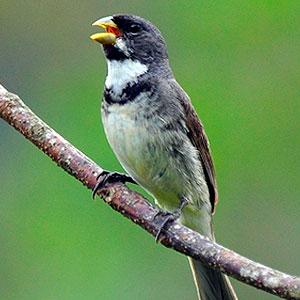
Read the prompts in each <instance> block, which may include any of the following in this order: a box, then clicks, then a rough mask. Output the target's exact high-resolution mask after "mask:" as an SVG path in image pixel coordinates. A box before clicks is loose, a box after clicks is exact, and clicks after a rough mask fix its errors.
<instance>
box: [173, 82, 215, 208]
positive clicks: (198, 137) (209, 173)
mask: <svg viewBox="0 0 300 300" xmlns="http://www.w3.org/2000/svg"><path fill="white" fill-rule="evenodd" d="M171 85H172V87H173V88H174V89H175V90H176V91H177V94H178V99H179V100H180V102H181V105H182V107H183V110H184V116H185V123H186V126H187V129H188V137H189V139H190V141H191V143H192V144H193V145H194V147H195V148H196V149H197V150H198V151H199V155H200V159H201V162H202V165H203V169H204V174H205V178H206V182H207V185H208V189H209V194H210V202H211V206H212V213H214V212H215V206H216V204H217V202H218V189H217V182H216V173H215V167H214V163H213V159H212V155H211V151H210V146H209V141H208V138H207V136H206V133H205V131H204V128H203V124H202V122H201V120H200V119H199V117H198V115H197V113H196V111H195V109H194V107H193V105H192V103H191V101H190V98H189V97H188V95H187V94H186V93H185V91H184V90H183V89H182V88H181V87H180V85H179V84H178V83H177V82H176V81H175V80H174V82H172V84H171Z"/></svg>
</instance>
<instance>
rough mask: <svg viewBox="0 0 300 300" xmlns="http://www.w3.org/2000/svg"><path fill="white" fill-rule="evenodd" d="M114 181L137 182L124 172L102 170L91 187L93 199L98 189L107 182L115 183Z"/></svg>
mask: <svg viewBox="0 0 300 300" xmlns="http://www.w3.org/2000/svg"><path fill="white" fill-rule="evenodd" d="M115 182H122V183H126V182H130V183H134V184H137V183H136V182H135V181H134V179H133V178H131V177H130V176H128V175H126V174H122V173H118V172H109V171H103V172H102V173H100V174H99V175H98V176H97V183H96V185H95V187H94V188H93V193H92V197H93V199H95V196H96V194H97V192H98V191H99V190H100V189H102V188H103V187H104V186H105V185H106V184H107V183H115Z"/></svg>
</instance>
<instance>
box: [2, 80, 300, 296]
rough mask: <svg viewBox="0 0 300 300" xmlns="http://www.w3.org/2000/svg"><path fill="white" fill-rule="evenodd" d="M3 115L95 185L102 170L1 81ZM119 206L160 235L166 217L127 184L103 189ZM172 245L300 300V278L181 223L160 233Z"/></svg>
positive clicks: (61, 163)
mask: <svg viewBox="0 0 300 300" xmlns="http://www.w3.org/2000/svg"><path fill="white" fill-rule="evenodd" d="M0 117H1V118H2V119H4V120H5V121H6V122H8V123H9V124H10V125H11V126H13V127H15V128H16V129H17V130H18V131H19V132H21V133H22V134H23V135H24V136H25V137H26V138H27V139H29V140H30V141H31V142H32V143H34V144H35V145H36V146H37V147H38V148H39V149H41V150H42V151H44V152H45V153H46V154H47V155H48V156H49V157H51V159H52V160H53V161H55V162H56V163H57V165H58V166H60V167H62V168H63V169H64V170H65V171H67V172H68V173H69V174H70V175H72V176H73V177H75V178H76V179H78V180H79V181H81V182H82V183H83V184H84V185H85V186H87V187H88V188H89V189H93V187H94V186H95V184H96V177H97V175H98V174H100V173H101V172H102V169H101V168H100V167H99V166H98V165H97V164H96V163H94V162H93V161H92V160H91V159H89V158H88V157H87V156H85V155H84V154H83V153H82V152H80V151H79V150H77V149H76V148H75V147H74V146H73V145H71V144H70V143H69V142H68V141H66V140H65V139H64V138H63V137H61V136H60V135H59V134H57V133H56V132H55V131H54V130H53V129H51V128H50V127H49V126H48V125H47V124H46V123H44V122H43V121H42V120H41V119H39V118H38V117H37V116H36V115H35V114H34V113H33V112H32V111H31V110H30V109H29V108H28V107H27V106H25V104H24V103H23V102H22V101H21V100H20V98H19V97H18V96H17V95H14V94H12V93H10V92H8V91H7V90H6V89H5V88H4V87H2V86H1V85H0ZM98 194H99V195H100V196H101V197H102V199H103V200H104V201H105V202H106V203H108V204H109V205H110V206H111V207H112V208H113V209H115V210H116V211H118V212H120V213H121V214H123V215H124V216H126V217H127V218H129V219H131V220H132V221H133V222H134V223H136V224H138V225H140V226H141V227H142V228H144V229H145V230H146V231H148V232H149V233H151V234H152V235H153V236H156V235H157V233H158V231H159V229H160V227H161V223H162V222H163V220H162V219H160V218H159V217H156V218H154V216H156V215H157V213H158V211H159V210H158V208H157V207H155V206H154V205H152V204H151V203H150V202H148V201H147V200H146V199H145V198H144V197H142V196H141V195H140V194H138V193H137V192H134V191H132V190H130V189H129V188H128V187H127V186H125V185H124V184H121V183H114V184H109V185H107V186H106V187H105V188H104V189H102V190H101V191H99V192H98ZM160 242H161V243H162V244H163V245H165V246H166V247H169V248H173V249H175V250H176V251H178V252H181V253H183V254H185V255H188V256H191V257H193V258H194V259H197V260H199V261H201V262H203V263H204V264H206V265H207V266H210V267H212V268H213V269H215V270H218V271H221V272H224V273H226V274H228V275H230V276H232V277H234V278H236V279H238V280H240V281H243V282H245V283H247V284H249V285H252V286H254V287H256V288H259V289H262V290H264V291H267V292H269V293H271V294H274V295H277V296H280V297H282V298H286V299H300V278H299V277H294V276H291V275H287V274H284V273H282V272H279V271H276V270H273V269H271V268H268V267H266V266H263V265H261V264H258V263H255V262H253V261H251V260H249V259H247V258H245V257H243V256H241V255H238V254H237V253H235V252H233V251H231V250H229V249H226V248H224V247H222V246H220V245H218V244H215V243H212V242H211V241H209V240H208V239H206V238H205V237H203V236H201V235H200V234H198V233H197V232H194V231H192V230H190V229H188V228H187V227H184V226H182V225H181V224H179V223H178V222H174V223H173V224H171V225H169V226H168V228H166V230H165V231H163V232H162V233H161V234H160Z"/></svg>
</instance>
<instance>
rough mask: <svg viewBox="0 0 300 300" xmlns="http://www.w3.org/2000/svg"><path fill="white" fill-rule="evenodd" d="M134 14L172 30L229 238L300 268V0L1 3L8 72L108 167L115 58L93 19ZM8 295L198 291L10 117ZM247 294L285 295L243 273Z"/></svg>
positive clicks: (176, 257)
mask: <svg viewBox="0 0 300 300" xmlns="http://www.w3.org/2000/svg"><path fill="white" fill-rule="evenodd" d="M113 13H133V14H137V15H140V16H142V17H145V18H147V19H149V20H151V21H152V22H153V23H154V24H156V25H157V26H158V27H159V28H160V29H161V31H162V33H163V35H164V37H165V38H166V41H167V44H168V49H169V55H170V61H171V65H172V68H173V71H174V73H175V75H176V77H177V79H178V81H179V82H180V83H181V85H182V86H183V87H184V88H185V90H186V91H187V92H188V93H189V95H190V96H191V98H192V101H193V103H194V105H195V107H196V109H197V111H198V113H199V115H200V116H201V119H202V120H203V122H204V124H205V128H206V131H207V133H208V135H209V138H210V141H211V145H212V150H213V155H214V160H215V163H216V168H217V175H218V185H219V190H220V203H219V204H218V206H217V213H216V215H215V226H216V235H217V240H218V241H219V242H220V243H221V244H223V245H224V246H226V247H229V248H231V249H233V250H235V251H237V252H239V253H241V254H243V255H245V256H247V257H249V258H251V259H254V260H256V261H259V262H261V263H263V264H266V265H269V266H270V267H274V268H278V269H280V270H282V271H285V272H288V273H290V274H295V275H300V261H299V259H298V256H299V252H300V243H299V236H300V235H299V231H300V225H299V219H300V204H299V196H300V188H299V170H300V158H299V144H300V143H299V142H300V139H299V135H300V126H299V112H300V92H299V87H300V80H299V75H300V34H299V28H300V2H299V1H298V0H295V1H292V0H289V1H286V0H285V1H283V0H278V1H268V0H265V1H233V0H229V1H228V0H227V1H225V0H223V1H175V0H173V1H166V0H165V1H164V0H162V1H145V0H144V1H115V0H111V1H101V0H97V1H74V0H73V1H70V0H65V1H29V0H23V1H16V0H10V1H8V0H6V1H5V0H4V1H1V10H0V36H1V43H0V68H1V69H0V70H1V72H0V82H1V83H2V84H3V85H4V86H5V87H6V88H7V89H9V90H10V91H12V92H15V93H17V94H19V95H20V96H21V97H22V99H23V100H24V101H25V102H26V104H28V105H29V106H30V107H31V108H32V109H33V110H34V111H35V112H36V113H37V114H38V115H39V116H40V117H41V118H42V119H44V120H45V121H46V122H47V123H48V124H50V125H51V126H52V127H53V128H55V129H56V130H57V131H58V132H59V133H61V134H62V135H63V136H64V137H66V138H67V139H68V140H69V141H71V142H72V143H74V145H76V146H77V147H78V148H79V149H81V150H82V151H83V152H85V153H86V154H87V155H89V156H90V157H91V158H92V159H94V160H95V161H97V162H99V164H100V165H101V166H103V167H104V168H106V169H109V170H121V167H120V165H119V164H118V162H117V160H116V158H115V157H114V155H113V153H112V151H111V150H110V148H109V146H108V144H107V142H106V139H105V136H104V133H103V130H102V127H101V122H100V117H99V106H100V99H101V93H102V88H103V84H104V79H105V74H106V65H105V60H104V56H103V54H102V51H101V48H100V46H99V45H98V44H96V43H94V42H92V41H90V40H89V35H90V34H91V33H94V32H95V29H94V28H92V27H91V26H90V24H91V23H92V22H93V21H94V20H96V19H97V18H99V17H102V16H105V15H110V14H113ZM0 245H1V246H0V257H1V259H0V298H1V299H5V300H15V299H22V300H29V299H30V300H33V299H43V300H50V299H51V300H52V299H74V300H77V299H86V300H88V299H109V300H110V299H122V300H126V299H130V300H133V299H137V300H151V299H155V300H159V299H163V300H167V299H172V300H173V299H174V300H175V299H183V300H185V299H195V289H194V286H193V282H192V278H191V274H190V271H189V269H188V265H187V261H186V259H185V258H184V257H183V256H182V255H180V254H177V253H175V252H174V251H171V250H168V249H165V248H164V247H162V246H161V245H157V244H155V242H154V240H153V238H152V237H150V236H149V235H148V234H147V233H145V232H144V231H143V230H141V229H140V228H138V227H137V226H135V225H133V224H132V223H131V222H129V221H128V220H126V219H125V218H123V217H121V216H120V215H118V214H117V213H116V212H114V211H112V210H111V209H110V208H109V207H108V206H107V205H105V204H103V203H102V201H101V200H99V199H98V200H97V201H93V200H92V199H91V192H90V191H88V190H87V189H85V188H83V187H82V186H81V185H80V184H79V183H78V182H77V181H75V180H74V179H73V178H71V177H70V176H68V175H66V173H64V172H63V171H62V170H61V169H59V168H58V167H56V166H55V164H53V163H52V162H51V161H50V160H49V158H47V157H46V156H45V155H44V154H43V153H42V152H40V151H39V150H37V149H36V148H35V147H34V146H33V145H31V144H30V143H29V142H28V141H26V140H25V139H24V138H23V137H22V136H21V135H20V134H19V133H16V132H15V131H14V130H13V129H12V128H11V127H9V126H8V125H7V124H6V123H4V122H3V121H1V120H0ZM233 284H234V286H235V288H236V291H237V293H238V295H239V296H240V299H243V300H246V299H249V300H250V299H251V300H252V299H261V300H266V299H275V297H274V296H271V295H268V294H266V293H264V292H261V291H258V290H255V289H253V288H250V287H248V286H246V285H244V284H241V283H238V282H236V281H234V280H233Z"/></svg>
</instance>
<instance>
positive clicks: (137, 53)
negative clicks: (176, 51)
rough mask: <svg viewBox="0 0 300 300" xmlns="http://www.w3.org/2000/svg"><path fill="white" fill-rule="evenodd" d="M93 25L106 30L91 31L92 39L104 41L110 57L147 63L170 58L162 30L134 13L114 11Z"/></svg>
mask: <svg viewBox="0 0 300 300" xmlns="http://www.w3.org/2000/svg"><path fill="white" fill-rule="evenodd" d="M92 25H93V26H100V27H102V28H104V29H105V30H106V32H103V33H95V34H93V35H91V39H92V40H94V41H97V42H99V43H100V44H102V45H103V49H104V52H105V55H106V58H107V59H108V60H120V61H122V60H126V59H131V60H134V61H139V62H140V63H142V64H144V65H148V66H150V65H152V64H158V63H162V62H163V61H166V62H167V61H168V54H167V48H166V43H165V41H164V38H163V37H162V34H161V33H160V31H159V30H158V29H157V28H156V27H155V26H154V25H153V24H151V23H150V22H149V21H147V20H144V19H142V18H140V17H138V16H133V15H113V16H109V17H105V18H101V19H99V20H97V21H95V22H94V23H93V24H92Z"/></svg>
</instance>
